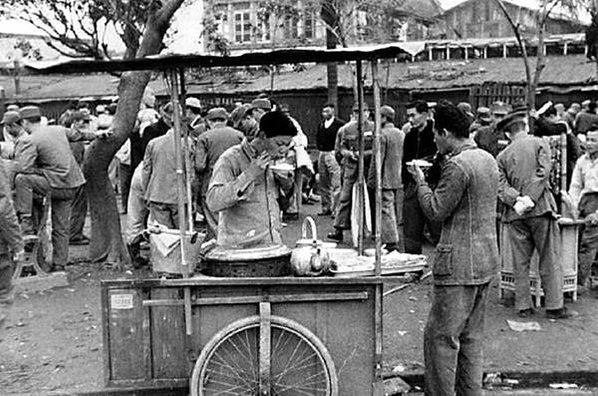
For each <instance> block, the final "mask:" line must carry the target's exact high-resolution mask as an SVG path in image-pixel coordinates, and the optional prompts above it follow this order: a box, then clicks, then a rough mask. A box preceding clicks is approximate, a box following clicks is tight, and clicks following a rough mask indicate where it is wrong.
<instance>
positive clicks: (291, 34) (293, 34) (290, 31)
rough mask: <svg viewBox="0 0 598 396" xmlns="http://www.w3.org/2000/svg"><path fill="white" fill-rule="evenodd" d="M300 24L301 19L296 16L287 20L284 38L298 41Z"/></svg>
mask: <svg viewBox="0 0 598 396" xmlns="http://www.w3.org/2000/svg"><path fill="white" fill-rule="evenodd" d="M298 24H299V18H297V17H296V16H292V17H288V18H285V21H284V38H285V39H296V38H297V37H298V36H299V34H298V33H299V32H298V29H297V25H298Z"/></svg>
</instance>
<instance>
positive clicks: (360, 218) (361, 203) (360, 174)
mask: <svg viewBox="0 0 598 396" xmlns="http://www.w3.org/2000/svg"><path fill="white" fill-rule="evenodd" d="M356 63H357V65H356V66H357V71H356V72H357V107H358V111H359V113H358V114H357V135H358V136H359V161H358V166H357V180H356V184H357V225H358V230H357V252H358V253H359V255H363V251H364V246H363V239H364V223H365V222H364V209H365V197H364V191H363V189H364V186H365V184H364V173H365V169H364V166H365V159H364V152H365V150H364V149H365V147H364V146H365V136H364V133H363V123H364V121H365V120H364V119H363V70H362V64H361V60H357V61H356Z"/></svg>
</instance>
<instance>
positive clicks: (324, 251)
mask: <svg viewBox="0 0 598 396" xmlns="http://www.w3.org/2000/svg"><path fill="white" fill-rule="evenodd" d="M308 230H311V238H308V236H307V233H308ZM301 237H302V239H300V240H298V241H297V247H296V248H295V249H293V253H292V255H291V268H292V269H293V272H294V273H295V275H298V276H317V275H321V274H322V273H324V272H326V271H328V270H329V269H330V254H329V253H328V249H334V248H335V247H336V243H332V242H322V241H319V240H318V236H317V230H316V223H315V221H314V220H313V219H312V218H311V217H309V216H307V217H306V218H305V220H304V221H303V227H302V228H301Z"/></svg>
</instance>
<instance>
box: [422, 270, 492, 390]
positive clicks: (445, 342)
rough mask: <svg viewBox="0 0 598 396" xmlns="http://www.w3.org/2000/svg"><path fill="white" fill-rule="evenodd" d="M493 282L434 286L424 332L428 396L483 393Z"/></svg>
mask: <svg viewBox="0 0 598 396" xmlns="http://www.w3.org/2000/svg"><path fill="white" fill-rule="evenodd" d="M489 290H490V282H488V283H486V284H482V285H477V286H436V285H435V286H434V288H433V291H432V307H431V308H430V314H429V316H428V322H427V324H426V328H425V331H424V360H425V395H426V396H447V395H454V394H455V393H456V394H457V396H470V395H471V396H479V395H481V394H482V376H483V343H484V321H485V316H486V303H487V300H488V293H489Z"/></svg>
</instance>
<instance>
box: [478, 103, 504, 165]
mask: <svg viewBox="0 0 598 396" xmlns="http://www.w3.org/2000/svg"><path fill="white" fill-rule="evenodd" d="M509 111H510V108H509V106H508V105H507V104H506V103H504V102H500V101H497V102H494V103H493V104H492V107H491V113H492V122H491V124H490V125H487V126H483V127H481V128H479V129H478V130H477V132H476V133H475V136H474V141H475V142H476V144H477V145H478V147H479V148H481V149H483V150H486V151H487V152H489V153H490V154H492V156H494V157H495V158H496V156H497V155H498V153H500V152H501V151H502V150H504V148H505V147H507V144H509V139H507V136H506V135H505V134H504V132H503V131H501V130H500V129H497V128H496V124H497V123H498V122H500V120H502V119H503V118H504V117H505V116H506V115H507V114H508V113H509Z"/></svg>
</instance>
